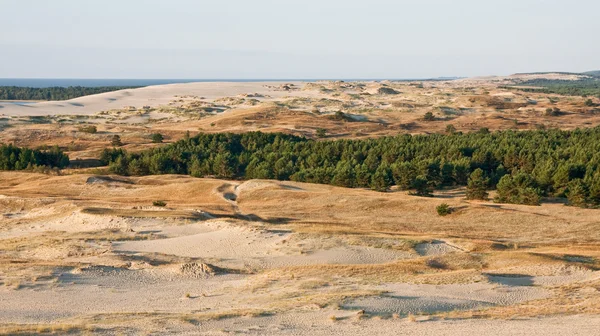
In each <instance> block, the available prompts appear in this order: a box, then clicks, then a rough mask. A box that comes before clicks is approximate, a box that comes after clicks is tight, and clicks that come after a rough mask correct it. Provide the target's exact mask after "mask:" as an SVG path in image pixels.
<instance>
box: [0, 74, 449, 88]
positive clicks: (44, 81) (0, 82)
mask: <svg viewBox="0 0 600 336" xmlns="http://www.w3.org/2000/svg"><path fill="white" fill-rule="evenodd" d="M452 79H456V78H455V77H447V78H446V77H444V78H434V79H423V78H421V79H364V78H362V79H335V78H333V79H327V78H324V79H289V78H288V79H122V78H119V79H109V78H103V79H90V78H83V79H82V78H0V86H21V87H33V88H46V87H55V86H58V87H69V86H84V87H99V86H150V85H163V84H175V83H196V82H294V81H302V82H316V81H320V80H344V81H381V80H394V81H422V80H452Z"/></svg>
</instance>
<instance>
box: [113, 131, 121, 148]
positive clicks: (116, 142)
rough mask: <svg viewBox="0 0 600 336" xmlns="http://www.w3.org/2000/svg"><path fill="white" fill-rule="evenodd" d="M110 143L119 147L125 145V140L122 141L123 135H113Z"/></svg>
mask: <svg viewBox="0 0 600 336" xmlns="http://www.w3.org/2000/svg"><path fill="white" fill-rule="evenodd" d="M110 144H111V145H113V146H115V147H118V146H123V142H121V137H120V136H118V135H116V134H115V135H113V136H112V138H111V139H110Z"/></svg>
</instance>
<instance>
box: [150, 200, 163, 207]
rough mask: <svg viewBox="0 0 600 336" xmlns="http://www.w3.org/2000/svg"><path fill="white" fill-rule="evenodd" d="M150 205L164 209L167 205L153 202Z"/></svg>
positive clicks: (161, 202)
mask: <svg viewBox="0 0 600 336" xmlns="http://www.w3.org/2000/svg"><path fill="white" fill-rule="evenodd" d="M152 205H154V206H156V207H166V206H167V203H165V201H154V202H152Z"/></svg>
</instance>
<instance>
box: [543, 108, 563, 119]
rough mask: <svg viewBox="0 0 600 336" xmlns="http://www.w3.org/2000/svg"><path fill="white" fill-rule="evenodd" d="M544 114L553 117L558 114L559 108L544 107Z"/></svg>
mask: <svg viewBox="0 0 600 336" xmlns="http://www.w3.org/2000/svg"><path fill="white" fill-rule="evenodd" d="M546 115H547V116H549V117H555V116H557V115H560V109H559V108H558V107H554V108H550V107H549V108H547V109H546Z"/></svg>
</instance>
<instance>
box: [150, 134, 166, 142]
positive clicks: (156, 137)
mask: <svg viewBox="0 0 600 336" xmlns="http://www.w3.org/2000/svg"><path fill="white" fill-rule="evenodd" d="M151 138H152V142H153V143H161V142H163V139H164V137H163V135H162V134H160V133H154V134H152V135H151Z"/></svg>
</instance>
